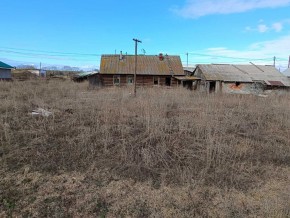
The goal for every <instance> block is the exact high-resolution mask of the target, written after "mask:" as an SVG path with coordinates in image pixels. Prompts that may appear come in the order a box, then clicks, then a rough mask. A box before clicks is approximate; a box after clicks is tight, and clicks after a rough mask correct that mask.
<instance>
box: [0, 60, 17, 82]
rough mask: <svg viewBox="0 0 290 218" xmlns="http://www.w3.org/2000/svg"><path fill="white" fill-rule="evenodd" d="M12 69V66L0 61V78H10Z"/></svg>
mask: <svg viewBox="0 0 290 218" xmlns="http://www.w3.org/2000/svg"><path fill="white" fill-rule="evenodd" d="M12 69H14V67H12V66H10V65H8V64H5V63H4V62H1V61H0V80H12V73H11V70H12Z"/></svg>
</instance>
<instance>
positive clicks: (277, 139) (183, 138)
mask: <svg viewBox="0 0 290 218" xmlns="http://www.w3.org/2000/svg"><path fill="white" fill-rule="evenodd" d="M131 91H132V90H131V89H129V88H128V89H119V88H111V89H102V90H88V89H87V84H86V83H83V84H78V83H72V82H55V81H49V82H47V81H27V82H13V83H0V100H1V105H0V112H1V113H0V155H1V157H0V158H1V159H0V161H1V165H2V166H3V168H2V172H4V173H5V172H6V173H8V172H18V171H19V170H22V169H23V168H24V167H29V169H30V170H32V171H35V172H41V173H44V174H46V173H48V174H49V175H56V174H59V173H62V172H65V173H71V172H80V173H81V172H86V171H87V170H88V169H92V168H94V169H98V170H101V171H102V170H103V171H106V172H109V174H110V175H111V177H112V178H119V179H124V180H126V179H133V180H134V181H136V182H145V183H148V182H149V183H151V184H152V187H153V188H156V189H159V188H160V187H164V186H172V185H173V186H176V185H177V186H188V185H190V186H191V185H193V186H198V187H216V188H218V189H223V190H230V189H234V190H239V191H241V192H248V191H250V190H253V189H255V188H257V186H261V185H262V184H264V183H265V182H266V181H267V180H268V179H270V178H272V177H273V175H275V176H277V175H279V171H280V170H282V169H284V168H288V167H290V146H289V145H290V131H289V128H290V119H289V118H290V95H287V94H285V95H280V96H278V95H275V96H269V97H268V98H260V97H257V96H251V95H215V94H213V95H205V94H200V93H197V92H191V91H188V90H185V89H178V88H176V89H165V88H152V89H138V93H137V97H133V96H132V95H131V94H130V92H131ZM39 107H40V108H44V109H46V110H48V111H51V112H53V115H52V116H51V117H41V116H39V117H33V116H32V115H31V112H32V110H34V109H36V108H39ZM274 169H276V170H274ZM0 195H1V193H0ZM143 203H144V202H143ZM143 203H142V205H143ZM147 206H148V205H147ZM147 206H146V207H147ZM234 207H236V206H234V205H232V206H231V208H234ZM144 213H145V212H144Z"/></svg>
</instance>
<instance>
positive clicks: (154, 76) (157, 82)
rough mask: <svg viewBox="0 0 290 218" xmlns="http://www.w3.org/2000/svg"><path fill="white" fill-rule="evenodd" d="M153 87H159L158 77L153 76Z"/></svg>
mask: <svg viewBox="0 0 290 218" xmlns="http://www.w3.org/2000/svg"><path fill="white" fill-rule="evenodd" d="M156 78H157V84H155V81H156V80H155V79H156ZM153 85H154V86H159V85H160V77H159V76H153Z"/></svg>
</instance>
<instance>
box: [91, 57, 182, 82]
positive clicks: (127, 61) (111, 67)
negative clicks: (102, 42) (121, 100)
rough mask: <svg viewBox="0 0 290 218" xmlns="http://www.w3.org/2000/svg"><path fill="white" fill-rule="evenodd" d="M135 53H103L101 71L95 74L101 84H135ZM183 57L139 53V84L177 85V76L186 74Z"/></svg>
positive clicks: (137, 74)
mask: <svg viewBox="0 0 290 218" xmlns="http://www.w3.org/2000/svg"><path fill="white" fill-rule="evenodd" d="M134 72H135V55H122V54H120V55H102V57H101V65H100V73H99V74H98V75H95V77H96V78H98V79H99V80H100V82H99V83H96V84H100V85H101V86H130V85H133V84H134ZM184 75H185V74H184V71H183V67H182V64H181V59H180V57H179V56H171V55H163V54H159V55H138V56H137V72H136V85H137V86H175V85H178V80H177V79H176V78H175V76H184Z"/></svg>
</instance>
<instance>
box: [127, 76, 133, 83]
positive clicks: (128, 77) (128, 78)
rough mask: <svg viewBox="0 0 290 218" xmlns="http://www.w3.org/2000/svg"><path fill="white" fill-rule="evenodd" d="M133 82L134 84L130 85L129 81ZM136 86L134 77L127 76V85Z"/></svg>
mask: <svg viewBox="0 0 290 218" xmlns="http://www.w3.org/2000/svg"><path fill="white" fill-rule="evenodd" d="M130 79H131V80H132V82H131V83H130V82H129V80H130ZM133 84H134V76H127V85H133Z"/></svg>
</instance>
